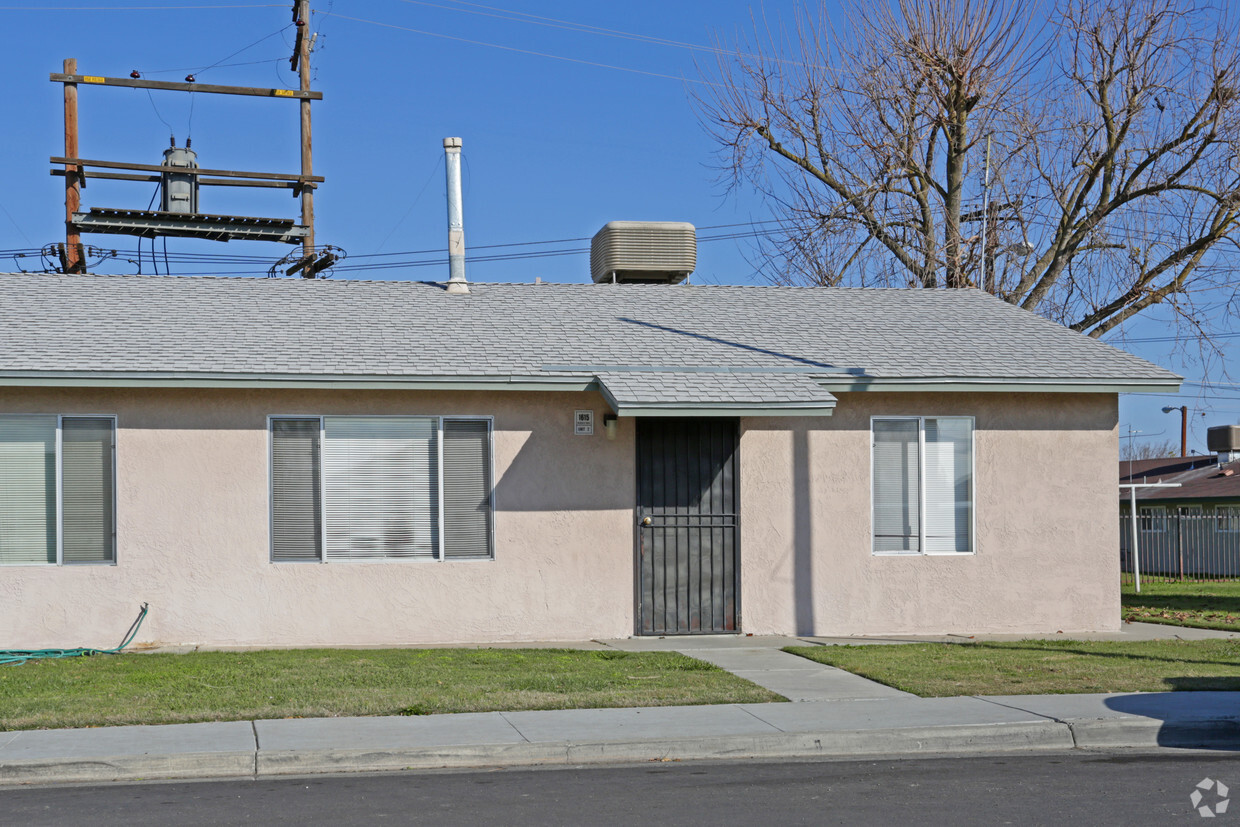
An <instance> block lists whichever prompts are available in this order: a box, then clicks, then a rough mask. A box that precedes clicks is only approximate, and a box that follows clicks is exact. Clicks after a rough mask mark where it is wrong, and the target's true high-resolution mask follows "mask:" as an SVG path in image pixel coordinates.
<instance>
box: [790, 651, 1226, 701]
mask: <svg viewBox="0 0 1240 827" xmlns="http://www.w3.org/2000/svg"><path fill="white" fill-rule="evenodd" d="M784 651H785V652H791V653H792V654H794V655H800V656H801V657H804V658H809V659H810V660H814V661H817V662H819V663H825V664H828V665H830V666H837V667H839V668H840V669H844V670H847V671H849V672H853V673H856V674H858V675H861V676H862V677H865V678H869V679H870V680H874V681H878V682H879V683H884V684H887V685H888V686H894V687H895V688H896V689H902V690H904V691H905V692H912V693H913V694H915V695H920V696H922V697H924V698H937V697H946V696H951V695H1046V694H1064V693H1073V692H1168V691H1179V690H1206V689H1217V690H1232V691H1234V690H1240V640H1225V639H1219V640H1150V641H1122V642H1113V641H1106V642H1103V641H1078V640H1022V641H1011V642H1009V641H1004V642H974V643H912V644H902V645H887V646H880V645H869V646H790V647H788V648H786V649H785V650H784Z"/></svg>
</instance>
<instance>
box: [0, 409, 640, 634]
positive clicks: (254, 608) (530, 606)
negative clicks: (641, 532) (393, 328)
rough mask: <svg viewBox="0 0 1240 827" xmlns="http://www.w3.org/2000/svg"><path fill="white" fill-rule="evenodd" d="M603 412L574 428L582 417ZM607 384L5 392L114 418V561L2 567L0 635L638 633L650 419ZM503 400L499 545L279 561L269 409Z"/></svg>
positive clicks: (497, 451) (498, 428)
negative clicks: (623, 406)
mask: <svg viewBox="0 0 1240 827" xmlns="http://www.w3.org/2000/svg"><path fill="white" fill-rule="evenodd" d="M577 409H592V410H594V412H595V421H596V429H595V435H594V436H574V434H573V412H574V411H575V410H577ZM607 410H609V409H608V408H607V406H606V404H605V403H604V402H603V400H602V398H601V397H600V396H599V395H598V394H594V393H525V392H508V393H491V394H486V393H478V392H468V393H466V392H460V393H446V392H425V391H423V392H414V391H410V392H405V391H365V392H359V391H353V392H350V391H294V390H222V389H215V390H149V389H134V390H126V389H85V388H79V389H51V390H36V389H19V388H0V413H23V412H39V413H59V414H73V413H94V414H114V415H116V417H117V444H116V457H117V518H118V521H117V536H118V565H115V566H89V567H88V566H64V567H57V566H42V567H37V566H20V567H13V566H6V567H0V648H33V647H53V646H54V647H67V646H79V645H86V646H113V645H115V644H116V643H118V642H119V640H120V637H121V635H122V634H123V633H124V631H125V629H126V628H127V627H128V626H129V624H130V622H131V621H132V620H133V618H134V616H135V614H136V613H137V609H138V606H139V604H140V603H142V602H143V601H148V602H149V603H150V606H151V611H150V615H149V616H148V618H147V620H146V622H145V623H144V625H143V627H142V630H141V634H140V635H139V638H138V641H137V642H138V643H139V644H163V645H171V644H209V645H215V646H226V645H260V644H261V645H276V646H283V645H384V644H416V643H428V642H435V643H447V642H456V641H504V640H529V639H543V640H578V639H583V638H592V637H606V638H616V637H625V636H628V635H630V634H631V633H632V631H633V619H632V618H633V609H632V604H633V520H632V507H633V492H634V487H635V483H634V477H633V456H634V445H633V434H634V428H633V423H632V422H631V421H630V422H622V423H621V424H620V427H619V432H618V435H617V438H616V439H615V440H608V439H606V437H605V436H604V434H603V428H602V427H601V419H602V414H603V413H604V412H605V411H607ZM273 414H307V415H309V414H361V415H365V414H388V415H394V414H408V415H413V414H435V415H450V414H458V415H489V416H493V417H494V420H495V426H494V427H495V437H494V456H495V507H496V515H495V532H496V558H495V560H493V561H469V562H464V561H462V562H408V561H406V562H367V563H329V564H313V563H311V564H306V563H302V564H272V563H270V562H269V555H270V550H269V542H268V520H269V517H268V514H269V511H268V509H269V504H268V489H267V487H268V443H267V430H266V428H267V417H268V416H269V415H273Z"/></svg>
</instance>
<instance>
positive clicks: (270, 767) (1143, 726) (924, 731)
mask: <svg viewBox="0 0 1240 827" xmlns="http://www.w3.org/2000/svg"><path fill="white" fill-rule="evenodd" d="M1167 747H1171V748H1179V749H1227V750H1240V722H1238V721H1236V720H1203V721H1184V722H1165V721H1158V720H1151V719H1146V718H1124V719H1114V718H1111V719H1091V720H1085V719H1075V720H1068V721H1055V720H1049V719H1048V720H1045V721H1035V722H1008V723H989V724H957V725H950V726H912V727H899V728H891V729H865V730H833V731H821V732H778V733H756V734H744V735H720V736H703V737H682V738H668V739H644V740H616V741H605V740H599V741H547V742H532V743H531V742H523V743H507V744H470V745H460V746H427V747H411V748H409V749H288V750H272V749H258V750H248V751H229V752H199V753H174V754H163V755H161V754H144V755H121V756H101V757H75V758H66V759H54V758H43V759H34V760H25V761H7V762H0V785H28V784H72V783H92V782H96V783H97V782H109V781H156V780H173V779H217V778H256V779H261V778H276V777H280V776H291V775H315V774H341V773H360V772H394V771H401V770H427V769H472V768H479V769H481V768H510V767H534V766H573V765H597V764H613V763H614V764H619V763H641V762H646V761H697V760H723V759H806V758H849V757H857V758H865V757H875V756H883V757H884V758H915V757H922V756H929V755H952V754H956V755H962V754H971V755H985V754H997V753H1009V754H1010V753H1021V752H1051V751H1058V752H1065V751H1070V750H1073V749H1143V750H1148V749H1157V748H1167Z"/></svg>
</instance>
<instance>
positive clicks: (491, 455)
mask: <svg viewBox="0 0 1240 827" xmlns="http://www.w3.org/2000/svg"><path fill="white" fill-rule="evenodd" d="M333 416H348V417H356V416H363V417H366V418H368V419H407V418H409V417H419V418H423V419H434V420H435V429H436V436H435V438H436V453H437V456H436V462H435V466H436V471H437V473H438V474H439V479H438V481H437V490H438V492H439V506H438V515H439V531H438V536H439V542H438V544H437V547H436V549H435V556H434V557H433V558H431V559H430V560H426V559H415V558H408V559H386V560H385V559H381V558H380V559H358V560H329V559H328V557H327V486H326V485H325V484H324V480H323V476H324V474H325V473H326V471H325V469H324V467H323V463H322V461H321V457H322V453H321V452H322V451H323V446H324V445H325V444H326V439H327V433H326V425H325V420H327V419H330V418H331V417H333ZM277 419H313V420H317V421H318V423H319V451H320V462H319V514H320V515H321V516H320V523H321V525H320V527H319V530H320V533H321V536H320V537H319V547H320V555H319V559H318V560H276V559H275V528H276V527H275V466H274V464H273V463H272V461H271V453H272V428H271V423H272V422H273V421H274V420H277ZM445 419H467V420H472V421H482V422H486V423H487V452H488V463H489V464H490V468H491V480H490V482H491V485H490V491H489V495H490V499H489V504H490V507H491V531H490V537H489V538H488V541H489V542H488V546H489V547H490V549H491V553H490V554H489V555H488V556H486V557H465V558H457V559H452V560H449V559H447V557H446V556H445V554H444V542H445V538H444V508H443V421H444V420H445ZM496 519H497V517H496V509H495V417H493V416H484V415H476V414H442V415H441V414H418V413H410V414H377V415H371V414H270V415H268V417H267V561H268V562H269V563H272V564H279V565H298V564H310V565H317V564H325V563H332V564H341V563H343V564H346V565H385V564H391V563H491V562H494V561H495V523H496Z"/></svg>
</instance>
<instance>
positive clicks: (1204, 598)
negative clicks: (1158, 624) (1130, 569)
mask: <svg viewBox="0 0 1240 827" xmlns="http://www.w3.org/2000/svg"><path fill="white" fill-rule="evenodd" d="M1123 603H1124V608H1136V607H1137V606H1143V607H1146V608H1149V609H1159V610H1161V611H1166V612H1224V613H1226V614H1233V615H1240V597H1232V596H1230V595H1227V596H1224V595H1204V594H1203V595H1188V594H1183V595H1181V594H1144V593H1142V594H1125V595H1124V596H1123Z"/></svg>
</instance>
